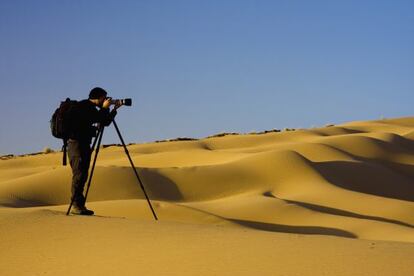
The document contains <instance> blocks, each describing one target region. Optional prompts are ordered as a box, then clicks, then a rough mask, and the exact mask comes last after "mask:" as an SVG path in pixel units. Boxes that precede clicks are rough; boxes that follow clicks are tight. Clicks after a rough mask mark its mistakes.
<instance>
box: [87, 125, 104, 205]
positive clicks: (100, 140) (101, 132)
mask: <svg viewBox="0 0 414 276" xmlns="http://www.w3.org/2000/svg"><path fill="white" fill-rule="evenodd" d="M103 133H104V128H103V127H101V131H100V133H99V139H98V145H97V148H96V151H95V157H94V158H93V164H92V169H91V173H90V174H89V179H88V186H87V188H86V193H85V203H86V198H87V197H88V192H89V187H90V186H91V182H92V177H93V172H94V170H95V164H96V159H97V158H98V153H99V149H100V148H101V142H102V136H103Z"/></svg>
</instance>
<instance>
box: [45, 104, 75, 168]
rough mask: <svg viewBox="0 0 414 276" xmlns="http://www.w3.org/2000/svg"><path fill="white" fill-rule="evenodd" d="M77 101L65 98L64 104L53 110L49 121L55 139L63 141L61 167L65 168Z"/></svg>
mask: <svg viewBox="0 0 414 276" xmlns="http://www.w3.org/2000/svg"><path fill="white" fill-rule="evenodd" d="M77 103H78V102H77V101H73V100H71V99H69V98H66V100H65V101H64V102H61V103H60V106H59V107H58V108H57V109H56V110H55V112H54V113H53V115H52V118H51V120H50V130H51V132H52V135H53V136H54V137H56V138H59V139H63V146H62V151H63V166H66V147H67V142H68V139H69V137H70V134H71V132H72V125H73V112H74V108H75V107H76V105H77Z"/></svg>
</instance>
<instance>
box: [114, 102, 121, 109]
mask: <svg viewBox="0 0 414 276" xmlns="http://www.w3.org/2000/svg"><path fill="white" fill-rule="evenodd" d="M121 106H122V103H121V101H116V103H115V106H114V110H117V109H118V108H120V107H121Z"/></svg>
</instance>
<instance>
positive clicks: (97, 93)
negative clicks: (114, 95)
mask: <svg viewBox="0 0 414 276" xmlns="http://www.w3.org/2000/svg"><path fill="white" fill-rule="evenodd" d="M106 95H107V93H106V91H105V90H104V89H102V88H100V87H95V88H93V89H92V90H91V92H89V99H91V100H92V99H99V98H100V97H106Z"/></svg>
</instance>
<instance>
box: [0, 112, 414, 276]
mask: <svg viewBox="0 0 414 276" xmlns="http://www.w3.org/2000/svg"><path fill="white" fill-rule="evenodd" d="M128 149H129V151H130V153H131V156H132V158H133V159H134V162H135V165H136V166H137V167H138V169H139V173H140V175H141V177H142V180H143V183H144V185H145V187H146V189H147V192H148V194H149V196H150V198H151V199H152V202H153V204H154V207H155V210H156V212H157V215H158V216H159V221H157V222H155V221H153V219H152V215H151V212H150V210H149V208H148V205H147V203H146V201H145V198H144V195H143V193H142V191H141V190H140V188H139V185H138V184H137V181H136V178H135V176H134V174H133V171H132V170H131V167H130V166H129V162H128V160H127V158H126V156H125V154H124V152H123V148H122V147H117V146H111V147H106V148H103V149H102V150H101V152H100V155H99V158H98V164H97V168H96V171H95V175H94V180H93V183H92V187H91V190H90V194H89V197H88V206H89V207H90V208H92V209H94V210H95V212H96V214H97V215H96V216H95V217H92V218H91V217H79V216H70V217H66V216H65V215H64V211H65V210H66V208H67V204H68V201H69V196H70V177H71V173H70V168H68V167H63V166H61V153H51V154H43V155H34V156H27V157H15V158H11V159H8V160H0V205H1V207H0V220H1V223H0V233H1V238H0V242H1V243H0V244H2V246H3V247H2V250H1V253H0V254H1V258H0V266H1V267H2V270H3V271H4V273H5V275H12V274H13V275H15V274H30V275H33V274H42V273H49V274H94V275H102V274H109V273H116V274H136V273H146V274H150V275H167V274H168V275H169V274H171V275H260V274H264V275H391V274H393V275H394V274H398V275H414V264H413V262H412V261H411V259H412V258H413V257H414V118H413V117H407V118H396V119H387V120H378V121H361V122H349V123H345V124H342V125H338V126H329V127H324V128H312V129H301V130H295V131H283V132H269V133H266V134H260V135H258V134H248V135H228V136H224V137H213V138H206V139H200V140H194V141H172V142H163V143H148V144H136V145H130V146H128ZM75 263H78V264H79V265H77V266H75V265H74V264H75Z"/></svg>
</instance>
